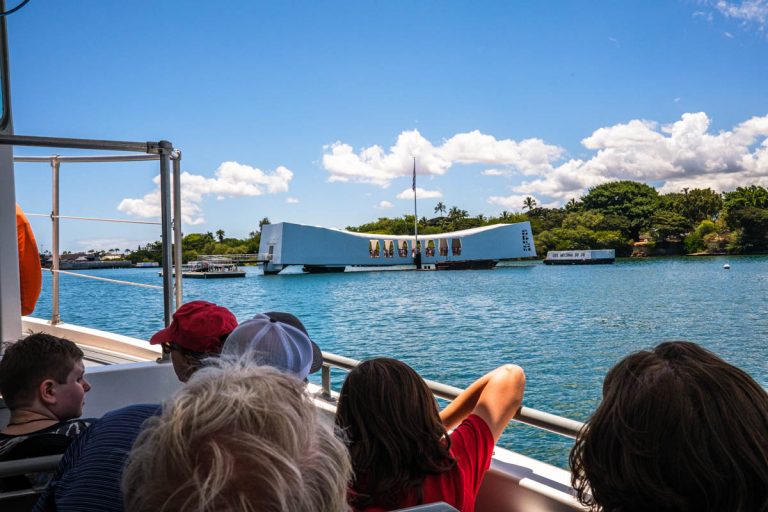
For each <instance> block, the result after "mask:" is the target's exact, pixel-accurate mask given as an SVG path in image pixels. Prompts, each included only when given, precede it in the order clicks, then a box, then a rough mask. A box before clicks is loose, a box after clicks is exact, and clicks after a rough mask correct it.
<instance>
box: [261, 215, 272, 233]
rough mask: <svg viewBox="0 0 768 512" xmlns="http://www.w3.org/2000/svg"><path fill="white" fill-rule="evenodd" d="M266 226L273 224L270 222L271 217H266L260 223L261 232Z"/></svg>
mask: <svg viewBox="0 0 768 512" xmlns="http://www.w3.org/2000/svg"><path fill="white" fill-rule="evenodd" d="M264 224H271V222H269V217H264V218H263V219H261V220H260V221H259V231H261V228H262V227H264Z"/></svg>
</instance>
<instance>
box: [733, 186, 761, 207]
mask: <svg viewBox="0 0 768 512" xmlns="http://www.w3.org/2000/svg"><path fill="white" fill-rule="evenodd" d="M723 197H724V201H723V202H724V205H725V208H726V209H727V210H731V209H735V208H744V207H752V208H768V190H766V189H765V188H763V187H761V186H759V185H750V186H749V187H738V188H737V189H736V190H734V191H733V192H726V193H725V194H723Z"/></svg>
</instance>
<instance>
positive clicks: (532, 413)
mask: <svg viewBox="0 0 768 512" xmlns="http://www.w3.org/2000/svg"><path fill="white" fill-rule="evenodd" d="M358 364H360V361H358V360H355V359H350V358H348V357H344V356H340V355H336V354H332V353H330V352H323V369H322V373H321V379H322V382H321V387H322V393H323V396H324V397H326V398H331V369H332V368H338V369H341V370H345V371H350V370H351V369H353V368H354V367H355V366H357V365H358ZM425 380H426V379H425ZM426 383H427V385H428V386H429V389H431V390H432V392H433V393H434V394H435V396H437V397H439V398H443V399H445V400H455V399H456V397H457V396H459V394H461V392H462V391H463V390H462V389H461V388H457V387H455V386H449V385H447V384H442V383H440V382H435V381H431V380H426ZM513 421H517V422H519V423H524V424H526V425H529V426H531V427H536V428H538V429H541V430H547V431H549V432H553V433H555V434H559V435H561V436H565V437H569V438H571V439H575V438H576V436H577V435H578V433H579V431H580V430H581V428H582V427H583V426H584V423H582V422H580V421H576V420H572V419H569V418H564V417H562V416H558V415H556V414H551V413H548V412H544V411H539V410H538V409H533V408H531V407H521V408H520V411H519V412H518V413H517V415H515V417H514V418H513Z"/></svg>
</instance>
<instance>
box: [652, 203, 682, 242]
mask: <svg viewBox="0 0 768 512" xmlns="http://www.w3.org/2000/svg"><path fill="white" fill-rule="evenodd" d="M650 227H651V232H652V233H653V238H654V240H655V241H657V242H664V241H665V240H666V239H667V238H669V237H671V236H682V235H684V234H685V233H688V232H689V231H690V223H689V222H688V219H686V218H685V217H683V216H682V215H680V214H679V213H675V212H670V211H668V210H660V211H658V212H656V213H655V214H653V217H651V226H650Z"/></svg>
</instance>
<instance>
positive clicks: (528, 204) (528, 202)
mask: <svg viewBox="0 0 768 512" xmlns="http://www.w3.org/2000/svg"><path fill="white" fill-rule="evenodd" d="M525 208H528V211H529V212H530V211H531V210H533V209H534V208H536V200H535V199H534V198H532V197H531V196H528V197H526V198H525V199H523V209H525Z"/></svg>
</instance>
